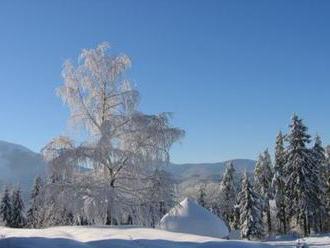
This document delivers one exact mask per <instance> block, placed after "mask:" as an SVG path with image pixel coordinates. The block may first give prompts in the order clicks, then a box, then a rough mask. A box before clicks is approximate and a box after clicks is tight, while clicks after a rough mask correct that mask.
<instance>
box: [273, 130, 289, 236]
mask: <svg viewBox="0 0 330 248" xmlns="http://www.w3.org/2000/svg"><path fill="white" fill-rule="evenodd" d="M285 163H286V153H285V148H284V136H283V135H282V132H279V134H278V135H277V137H276V144H275V166H274V171H275V172H274V177H273V181H272V188H273V192H274V199H275V203H276V218H277V219H278V222H279V223H278V224H279V227H278V232H279V233H281V234H286V233H287V216H286V202H287V199H286V192H285V188H286V187H285V181H286V179H285V173H284V166H285Z"/></svg>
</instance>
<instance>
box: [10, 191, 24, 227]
mask: <svg viewBox="0 0 330 248" xmlns="http://www.w3.org/2000/svg"><path fill="white" fill-rule="evenodd" d="M11 202H12V211H11V227H15V228H21V227H24V225H25V218H24V214H23V211H24V203H23V200H22V198H21V191H20V189H17V190H14V191H13V193H12V197H11Z"/></svg>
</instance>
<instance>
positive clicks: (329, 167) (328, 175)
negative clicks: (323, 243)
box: [321, 146, 330, 231]
mask: <svg viewBox="0 0 330 248" xmlns="http://www.w3.org/2000/svg"><path fill="white" fill-rule="evenodd" d="M321 176H322V177H323V180H324V181H325V189H324V192H325V209H326V214H327V215H328V216H330V146H327V148H326V161H325V167H324V172H323V175H322V174H321ZM324 229H325V231H329V230H330V218H327V219H326V220H325V227H324Z"/></svg>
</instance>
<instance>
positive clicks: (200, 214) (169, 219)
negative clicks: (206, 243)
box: [159, 198, 229, 238]
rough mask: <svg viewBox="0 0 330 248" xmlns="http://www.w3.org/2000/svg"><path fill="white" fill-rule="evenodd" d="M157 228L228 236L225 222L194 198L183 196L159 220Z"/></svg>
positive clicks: (213, 235)
mask: <svg viewBox="0 0 330 248" xmlns="http://www.w3.org/2000/svg"><path fill="white" fill-rule="evenodd" d="M159 228H160V229H163V230H167V231H172V232H180V233H189V234H195V235H201V236H210V237H215V238H224V237H226V236H228V234H229V232H228V228H227V227H226V225H225V223H224V222H223V221H222V220H221V219H219V218H218V217H217V216H215V215H214V214H212V213H211V212H209V211H208V210H207V209H205V208H203V207H201V206H200V205H198V204H197V203H196V202H195V201H194V200H192V199H190V198H185V199H184V200H183V201H182V202H181V203H180V204H179V205H178V206H176V207H174V208H173V209H171V210H170V212H169V213H167V214H166V215H165V216H164V217H163V218H162V219H161V221H160V224H159Z"/></svg>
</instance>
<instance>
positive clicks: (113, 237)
mask: <svg viewBox="0 0 330 248" xmlns="http://www.w3.org/2000/svg"><path fill="white" fill-rule="evenodd" d="M304 243H305V244H306V247H320V248H326V247H330V237H329V236H322V237H313V238H307V239H305V240H304ZM0 247H1V248H57V247H58V248H108V247H109V248H112V247H114V248H140V247H141V248H142V247H143V248H174V247H175V248H197V247H198V248H238V247H247V248H248V247H250V248H256V247H260V248H264V247H265V248H266V247H287V248H289V247H296V241H295V240H290V241H270V242H249V241H241V240H223V239H217V238H211V237H206V236H198V235H190V234H183V233H174V232H168V231H163V230H157V229H149V228H139V227H119V228H115V227H105V226H99V227H77V226H70V227H67V226H66V227H52V228H46V229H12V228H5V227H0Z"/></svg>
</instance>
